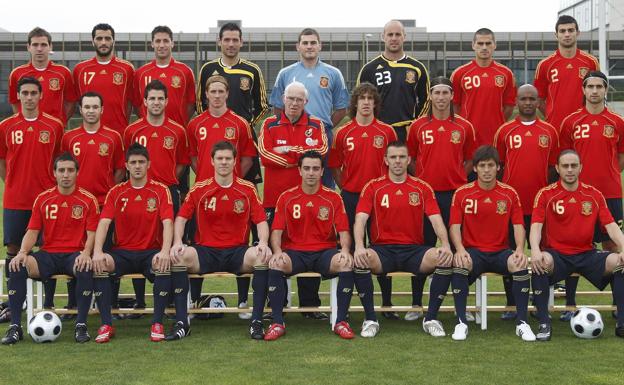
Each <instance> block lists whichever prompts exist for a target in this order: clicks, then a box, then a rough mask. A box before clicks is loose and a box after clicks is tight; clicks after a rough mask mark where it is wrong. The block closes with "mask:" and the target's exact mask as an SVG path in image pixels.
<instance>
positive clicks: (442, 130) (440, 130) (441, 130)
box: [438, 126, 446, 132]
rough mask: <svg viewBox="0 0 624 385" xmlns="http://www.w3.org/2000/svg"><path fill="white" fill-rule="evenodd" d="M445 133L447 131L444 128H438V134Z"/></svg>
mask: <svg viewBox="0 0 624 385" xmlns="http://www.w3.org/2000/svg"><path fill="white" fill-rule="evenodd" d="M444 131H446V130H445V129H444V126H440V128H438V132H444Z"/></svg>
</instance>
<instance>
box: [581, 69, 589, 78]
mask: <svg viewBox="0 0 624 385" xmlns="http://www.w3.org/2000/svg"><path fill="white" fill-rule="evenodd" d="M588 72H589V68H587V67H580V68H579V78H581V79H583V78H584V77H585V75H587V73H588Z"/></svg>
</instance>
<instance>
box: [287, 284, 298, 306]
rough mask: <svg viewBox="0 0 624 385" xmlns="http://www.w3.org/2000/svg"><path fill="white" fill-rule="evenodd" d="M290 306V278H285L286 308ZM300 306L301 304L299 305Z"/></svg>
mask: <svg viewBox="0 0 624 385" xmlns="http://www.w3.org/2000/svg"><path fill="white" fill-rule="evenodd" d="M291 306H292V278H290V277H288V278H286V307H291ZM299 306H301V304H299Z"/></svg>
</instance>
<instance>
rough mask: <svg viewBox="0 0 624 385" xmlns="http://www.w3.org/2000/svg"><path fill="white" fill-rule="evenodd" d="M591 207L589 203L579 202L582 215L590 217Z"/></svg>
mask: <svg viewBox="0 0 624 385" xmlns="http://www.w3.org/2000/svg"><path fill="white" fill-rule="evenodd" d="M593 211H594V210H593V205H592V203H591V202H590V201H583V202H581V214H583V215H592V212H593Z"/></svg>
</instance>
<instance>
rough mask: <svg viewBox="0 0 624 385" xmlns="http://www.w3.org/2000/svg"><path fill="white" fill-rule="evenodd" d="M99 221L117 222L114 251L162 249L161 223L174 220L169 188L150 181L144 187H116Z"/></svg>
mask: <svg viewBox="0 0 624 385" xmlns="http://www.w3.org/2000/svg"><path fill="white" fill-rule="evenodd" d="M100 218H108V219H112V220H114V221H115V248H117V249H124V250H150V249H160V248H161V247H162V232H163V228H162V221H164V220H165V219H171V220H173V203H172V201H171V193H170V192H169V188H168V187H167V186H165V185H164V184H162V183H158V182H156V181H154V180H148V181H147V184H146V185H145V186H143V187H141V188H134V187H132V185H131V184H130V181H127V182H123V183H120V184H118V185H116V186H115V187H113V188H112V189H111V190H110V192H109V193H108V195H107V196H106V201H105V202H104V208H103V209H102V214H101V215H100Z"/></svg>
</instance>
